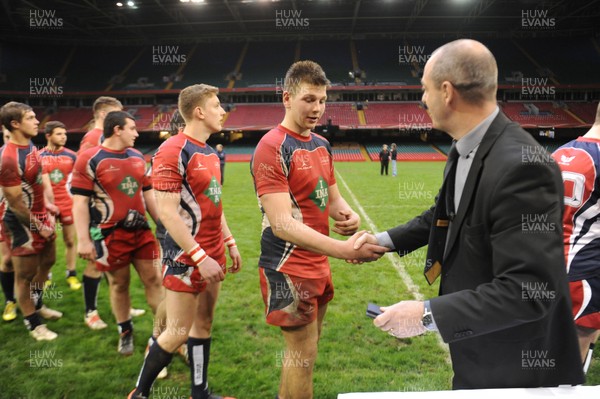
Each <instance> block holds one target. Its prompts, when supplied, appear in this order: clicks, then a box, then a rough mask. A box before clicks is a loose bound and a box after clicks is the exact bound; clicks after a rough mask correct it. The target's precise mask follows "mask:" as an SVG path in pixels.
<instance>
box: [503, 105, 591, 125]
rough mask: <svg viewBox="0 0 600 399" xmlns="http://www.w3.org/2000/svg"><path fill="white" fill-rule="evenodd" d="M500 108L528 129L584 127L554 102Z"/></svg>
mask: <svg viewBox="0 0 600 399" xmlns="http://www.w3.org/2000/svg"><path fill="white" fill-rule="evenodd" d="M500 106H501V107H502V110H503V111H504V113H506V115H507V116H508V117H509V118H510V119H512V120H513V121H515V122H518V123H519V124H520V125H521V126H523V127H526V128H535V127H547V126H551V127H571V126H581V125H582V124H581V123H580V122H579V121H578V120H576V119H575V118H573V117H572V116H571V115H569V114H568V113H567V112H565V111H564V110H563V109H561V108H559V107H558V106H557V104H556V103H552V102H506V103H501V104H500Z"/></svg>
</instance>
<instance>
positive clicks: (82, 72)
mask: <svg viewBox="0 0 600 399" xmlns="http://www.w3.org/2000/svg"><path fill="white" fill-rule="evenodd" d="M139 52H140V48H139V47H133V46H113V47H105V46H100V47H85V46H83V47H77V48H76V49H75V53H74V55H73V57H72V59H71V61H70V62H69V65H68V67H67V72H66V75H67V76H68V80H67V87H68V88H69V90H80V91H96V90H106V89H107V88H109V87H111V86H112V87H111V88H112V89H117V88H119V87H120V86H121V85H122V83H123V82H124V79H125V76H122V75H121V73H123V72H124V71H125V69H126V68H127V65H128V64H129V63H131V61H132V60H133V58H134V57H135V56H136V55H137V54H138V53H139ZM107 54H110V55H111V57H110V62H107V59H106V55H107ZM91 66H93V71H94V74H93V76H90V74H89V73H87V71H90V70H91Z"/></svg>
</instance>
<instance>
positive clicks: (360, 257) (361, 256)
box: [342, 230, 388, 263]
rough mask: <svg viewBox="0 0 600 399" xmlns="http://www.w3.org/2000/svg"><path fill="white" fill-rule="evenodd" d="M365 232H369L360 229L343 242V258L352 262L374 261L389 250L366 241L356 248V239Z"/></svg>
mask: <svg viewBox="0 0 600 399" xmlns="http://www.w3.org/2000/svg"><path fill="white" fill-rule="evenodd" d="M365 234H369V233H368V232H367V231H365V230H362V231H359V232H358V233H355V234H354V235H353V236H352V237H350V238H349V239H348V241H346V242H344V243H343V244H342V251H343V252H342V253H343V255H342V257H343V259H348V260H352V263H361V262H372V261H374V260H377V259H379V258H381V257H382V256H383V255H384V254H385V253H386V252H387V251H388V248H386V247H382V246H380V245H376V244H371V243H364V244H362V245H361V246H360V247H359V248H356V245H355V244H356V241H357V240H358V239H360V237H362V236H364V235H365Z"/></svg>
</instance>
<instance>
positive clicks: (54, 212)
mask: <svg viewBox="0 0 600 399" xmlns="http://www.w3.org/2000/svg"><path fill="white" fill-rule="evenodd" d="M46 209H47V210H48V212H49V213H50V214H51V215H54V216H57V215H59V214H60V209H59V208H58V206H56V205H54V204H53V203H51V202H46Z"/></svg>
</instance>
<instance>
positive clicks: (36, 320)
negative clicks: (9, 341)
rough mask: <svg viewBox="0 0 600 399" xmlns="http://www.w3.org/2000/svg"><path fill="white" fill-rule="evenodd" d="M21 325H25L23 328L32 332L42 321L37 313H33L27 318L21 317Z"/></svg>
mask: <svg viewBox="0 0 600 399" xmlns="http://www.w3.org/2000/svg"><path fill="white" fill-rule="evenodd" d="M23 323H25V326H26V327H27V328H28V329H29V331H33V330H35V328H36V327H37V326H39V325H40V324H42V321H41V320H40V316H39V315H38V314H37V312H33V313H32V314H30V315H29V316H24V317H23Z"/></svg>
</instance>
